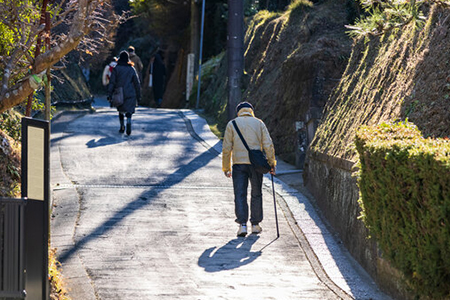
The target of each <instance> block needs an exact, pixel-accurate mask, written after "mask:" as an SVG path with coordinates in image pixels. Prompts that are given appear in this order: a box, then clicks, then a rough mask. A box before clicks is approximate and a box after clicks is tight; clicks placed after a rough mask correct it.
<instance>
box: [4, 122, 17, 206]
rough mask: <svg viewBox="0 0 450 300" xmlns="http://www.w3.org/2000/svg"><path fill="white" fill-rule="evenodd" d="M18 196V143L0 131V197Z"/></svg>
mask: <svg viewBox="0 0 450 300" xmlns="http://www.w3.org/2000/svg"><path fill="white" fill-rule="evenodd" d="M18 196H20V143H18V142H16V141H14V140H13V139H11V138H10V137H9V136H8V135H7V134H5V133H4V132H3V131H2V130H0V197H18Z"/></svg>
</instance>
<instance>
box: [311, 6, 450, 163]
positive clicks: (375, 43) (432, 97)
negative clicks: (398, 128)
mask: <svg viewBox="0 0 450 300" xmlns="http://www.w3.org/2000/svg"><path fill="white" fill-rule="evenodd" d="M449 14H450V10H448V9H444V8H439V7H437V6H435V7H434V8H432V9H431V11H430V12H429V17H428V19H427V23H426V24H425V26H424V27H423V28H422V29H420V30H418V29H416V28H415V27H414V26H412V25H410V26H408V27H406V28H404V29H403V30H401V31H399V32H391V33H389V34H386V35H383V36H381V37H377V38H371V39H370V41H367V40H365V39H361V40H359V41H358V42H357V43H356V44H355V46H354V48H353V51H352V55H351V58H350V61H349V64H348V66H347V69H346V71H345V73H344V75H343V77H342V80H341V81H340V83H339V85H338V87H337V88H336V90H335V91H334V92H333V94H332V95H331V97H330V99H329V101H328V103H327V105H326V108H325V116H324V118H323V122H322V124H321V126H320V127H319V130H318V132H317V134H316V136H315V139H314V141H313V143H312V145H311V151H312V152H319V153H323V154H326V155H329V156H333V157H339V158H343V159H346V160H350V161H354V160H355V159H356V152H355V149H354V145H353V140H354V135H355V131H356V129H357V128H358V127H359V126H360V125H362V124H369V125H372V124H378V123H380V122H383V121H393V120H398V119H400V120H404V119H406V118H408V120H409V121H411V122H413V123H414V124H416V125H417V126H418V127H419V129H420V130H421V131H422V133H423V134H424V135H425V136H432V137H445V136H449V135H450V109H449V107H450V99H449V98H450V96H449V95H450V61H449V59H448V53H449V50H450V41H449V40H448V39H446V36H447V35H448V34H449V24H450V20H448V18H447V17H448V15H449ZM446 16H447V17H446Z"/></svg>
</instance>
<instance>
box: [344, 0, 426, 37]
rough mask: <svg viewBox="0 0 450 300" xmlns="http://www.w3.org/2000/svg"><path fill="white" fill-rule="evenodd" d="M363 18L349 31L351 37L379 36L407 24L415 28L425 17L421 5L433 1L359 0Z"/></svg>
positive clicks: (349, 27) (421, 23) (419, 25)
mask: <svg viewBox="0 0 450 300" xmlns="http://www.w3.org/2000/svg"><path fill="white" fill-rule="evenodd" d="M359 2H360V3H361V5H362V7H363V9H364V11H365V16H363V17H362V18H361V19H359V20H357V22H356V24H355V25H353V26H346V27H347V28H348V29H350V31H349V34H350V35H352V36H368V35H381V34H384V33H386V32H388V31H390V30H395V29H400V28H402V27H404V26H405V25H407V24H409V23H415V24H416V25H417V27H421V26H422V25H423V24H424V20H425V17H424V16H423V13H422V11H421V9H422V6H423V4H426V3H432V2H434V0H411V1H401V0H400V1H399V0H387V1H378V0H359Z"/></svg>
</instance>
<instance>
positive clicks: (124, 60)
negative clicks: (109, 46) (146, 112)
mask: <svg viewBox="0 0 450 300" xmlns="http://www.w3.org/2000/svg"><path fill="white" fill-rule="evenodd" d="M116 87H122V88H123V98H124V101H123V104H122V105H121V106H119V107H117V111H118V112H119V121H120V130H119V132H120V133H123V132H124V131H125V126H124V119H125V117H124V115H125V116H126V117H127V135H130V134H131V116H132V115H133V114H134V111H135V107H136V101H139V100H140V99H141V88H140V82H139V76H138V74H137V73H136V70H135V69H134V67H133V63H132V62H131V61H130V58H129V55H128V52H126V51H122V52H121V53H120V56H119V60H118V61H117V66H116V67H115V68H114V69H113V71H112V73H111V78H110V80H109V85H108V100H110V99H111V98H112V94H113V92H114V89H115V88H116Z"/></svg>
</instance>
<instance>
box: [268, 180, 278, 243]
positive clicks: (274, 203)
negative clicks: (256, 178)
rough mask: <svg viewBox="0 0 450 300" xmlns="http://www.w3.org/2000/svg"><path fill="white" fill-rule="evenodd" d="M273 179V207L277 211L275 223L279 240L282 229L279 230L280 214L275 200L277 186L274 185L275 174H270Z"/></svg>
mask: <svg viewBox="0 0 450 300" xmlns="http://www.w3.org/2000/svg"><path fill="white" fill-rule="evenodd" d="M270 177H271V178H272V191H273V207H274V209H275V223H276V224H277V238H279V237H280V229H278V214H277V201H276V200H275V186H274V184H273V174H270Z"/></svg>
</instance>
